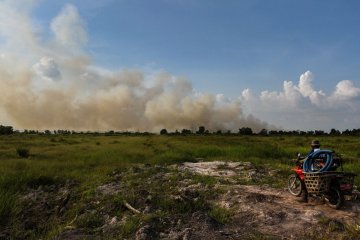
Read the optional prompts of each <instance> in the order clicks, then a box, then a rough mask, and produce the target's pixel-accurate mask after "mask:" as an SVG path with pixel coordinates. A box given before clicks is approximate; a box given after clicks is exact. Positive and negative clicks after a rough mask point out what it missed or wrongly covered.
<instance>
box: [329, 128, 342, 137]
mask: <svg viewBox="0 0 360 240" xmlns="http://www.w3.org/2000/svg"><path fill="white" fill-rule="evenodd" d="M330 135H340V131H339V130H336V129H335V128H332V129H331V130H330Z"/></svg>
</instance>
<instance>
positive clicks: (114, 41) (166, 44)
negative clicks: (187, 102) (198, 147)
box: [36, 0, 360, 97]
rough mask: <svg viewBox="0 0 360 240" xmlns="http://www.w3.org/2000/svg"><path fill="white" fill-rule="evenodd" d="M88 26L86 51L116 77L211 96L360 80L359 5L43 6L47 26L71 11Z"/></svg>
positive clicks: (173, 0) (138, 1) (170, 2)
mask: <svg viewBox="0 0 360 240" xmlns="http://www.w3.org/2000/svg"><path fill="white" fill-rule="evenodd" d="M69 2H70V3H73V4H75V5H76V6H77V7H78V9H79V12H80V14H81V15H82V16H83V17H84V18H85V20H86V22H87V29H88V33H89V36H90V37H89V42H88V45H87V47H88V49H89V51H90V52H91V54H92V55H93V60H94V62H95V63H96V64H99V65H101V66H104V67H108V68H111V69H117V68H122V67H130V68H136V67H147V66H151V67H153V68H159V69H166V70H167V71H169V72H171V73H173V74H175V75H182V76H186V77H187V78H189V79H190V80H191V81H192V82H193V84H194V86H195V87H196V88H197V89H200V90H206V91H212V92H216V91H219V90H220V91H226V93H228V94H229V95H230V96H232V97H235V96H236V95H238V94H239V93H240V92H241V89H243V88H247V87H251V88H252V89H254V90H255V91H261V90H263V89H273V90H276V89H277V88H278V86H279V85H281V83H282V81H284V80H295V79H297V78H298V77H299V75H300V74H301V73H303V72H304V71H307V70H310V71H312V72H314V74H315V75H316V76H317V81H316V82H315V83H314V84H315V85H316V86H318V87H321V88H322V89H324V90H332V88H334V85H335V84H336V82H337V81H339V80H341V79H355V80H357V79H358V76H359V73H360V68H359V67H357V65H358V61H357V59H358V56H359V53H360V46H359V44H358V39H359V34H360V30H359V27H357V23H359V22H360V15H359V14H358V12H359V10H360V3H359V2H358V1H346V2H344V1H288V0H286V1H285V0H282V1H279V0H276V1H256V0H255V1H254V0H248V1H234V0H229V1H212V0H210V1H209V0H199V1H180V0H155V1H147V0H135V1H133V0H131V1H130V0H128V1H126V0H125V1H105V3H103V5H102V6H100V7H99V6H97V4H96V3H95V4H94V3H91V2H94V1H57V4H54V3H53V1H42V2H41V4H40V5H38V6H37V9H36V14H37V16H38V17H39V19H43V20H44V21H45V23H46V22H47V21H50V20H51V18H52V17H53V16H54V15H56V13H57V12H58V11H59V10H60V9H61V8H62V7H63V5H64V4H65V3H69Z"/></svg>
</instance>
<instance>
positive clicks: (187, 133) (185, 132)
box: [181, 129, 192, 135]
mask: <svg viewBox="0 0 360 240" xmlns="http://www.w3.org/2000/svg"><path fill="white" fill-rule="evenodd" d="M181 134H182V135H190V134H192V132H191V130H189V129H183V130H181Z"/></svg>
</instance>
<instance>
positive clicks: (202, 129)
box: [196, 126, 205, 134]
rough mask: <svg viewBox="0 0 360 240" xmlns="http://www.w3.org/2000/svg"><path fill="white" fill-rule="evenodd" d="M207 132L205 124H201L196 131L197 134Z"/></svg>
mask: <svg viewBox="0 0 360 240" xmlns="http://www.w3.org/2000/svg"><path fill="white" fill-rule="evenodd" d="M204 133H205V127H204V126H200V127H199V130H198V131H197V132H196V134H204Z"/></svg>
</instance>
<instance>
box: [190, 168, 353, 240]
mask: <svg viewBox="0 0 360 240" xmlns="http://www.w3.org/2000/svg"><path fill="white" fill-rule="evenodd" d="M225 166H227V167H225ZM183 168H185V169H187V170H190V171H193V172H196V173H198V174H207V175H211V176H219V177H220V176H222V177H225V178H231V176H234V175H235V174H240V173H239V171H241V172H242V173H241V174H240V175H243V176H245V177H246V176H247V177H256V173H255V172H254V171H252V168H251V164H249V163H245V164H244V163H228V164H226V163H224V162H212V163H210V162H203V163H185V164H184V167H183ZM245 169H246V171H244V170H245ZM245 172H247V173H246V174H245ZM222 187H225V188H226V189H227V192H226V193H225V194H224V195H223V196H221V197H220V199H219V202H218V204H219V205H220V206H221V207H224V208H227V209H231V211H232V212H234V215H233V221H232V223H231V224H230V225H228V226H225V227H224V229H223V231H225V233H226V234H225V235H227V238H229V239H241V238H242V237H246V236H244V235H243V233H244V232H245V231H248V230H249V229H251V228H253V229H256V230H257V231H259V232H261V233H265V234H270V235H272V236H276V238H279V239H301V238H302V237H304V236H305V235H306V236H312V237H319V236H316V235H317V234H323V233H324V232H323V231H326V234H328V236H333V237H334V238H340V237H342V234H343V231H344V230H345V228H346V227H345V226H346V225H347V224H351V225H353V226H354V225H355V226H357V225H356V224H357V222H356V219H357V218H358V216H359V212H360V202H359V200H347V201H345V205H344V207H343V208H342V209H340V210H335V209H332V208H330V207H329V206H327V205H326V204H324V202H323V201H322V200H321V199H318V198H315V197H310V198H309V202H308V203H300V202H298V201H297V198H296V197H294V196H292V195H290V194H289V193H288V192H287V190H286V189H274V188H271V187H269V186H257V185H238V184H230V185H223V186H222Z"/></svg>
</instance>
